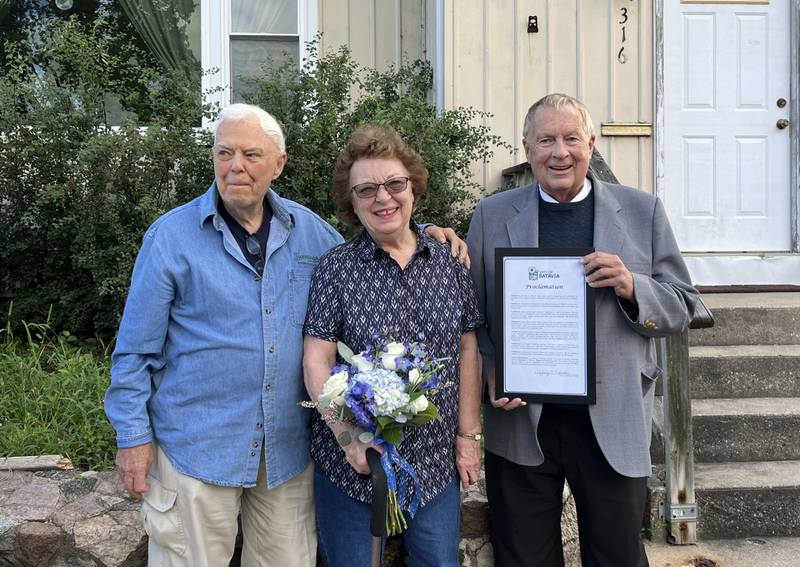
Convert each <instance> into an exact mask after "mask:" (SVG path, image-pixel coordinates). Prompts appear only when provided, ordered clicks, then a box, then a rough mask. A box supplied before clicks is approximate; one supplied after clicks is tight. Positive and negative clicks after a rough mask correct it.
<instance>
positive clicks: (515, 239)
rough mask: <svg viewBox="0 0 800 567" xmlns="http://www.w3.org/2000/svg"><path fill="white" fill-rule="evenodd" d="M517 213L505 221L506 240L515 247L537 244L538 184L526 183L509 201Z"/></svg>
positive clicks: (534, 245)
mask: <svg viewBox="0 0 800 567" xmlns="http://www.w3.org/2000/svg"><path fill="white" fill-rule="evenodd" d="M511 206H512V207H514V209H515V210H516V212H517V214H516V215H514V216H513V217H511V218H510V219H509V220H508V222H506V230H508V240H509V242H510V243H511V246H513V247H515V248H524V247H531V248H533V247H536V246H539V193H538V185H537V184H536V183H533V184H532V185H528V187H527V188H526V190H525V191H520V193H519V195H518V196H517V197H516V199H515V200H514V201H513V202H512V203H511Z"/></svg>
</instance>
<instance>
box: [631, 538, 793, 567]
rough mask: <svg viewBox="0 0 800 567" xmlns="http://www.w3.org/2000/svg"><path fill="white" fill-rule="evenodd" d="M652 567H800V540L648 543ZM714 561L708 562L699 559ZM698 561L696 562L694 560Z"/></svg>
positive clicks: (756, 539) (767, 539) (748, 539)
mask: <svg viewBox="0 0 800 567" xmlns="http://www.w3.org/2000/svg"><path fill="white" fill-rule="evenodd" d="M644 547H645V549H646V550H647V556H648V558H649V559H650V567H684V566H691V567H695V566H697V567H700V566H702V567H798V565H800V538H747V539H730V540H712V541H701V542H699V543H698V544H697V545H684V546H677V545H669V544H667V543H657V542H652V541H647V542H645V546H644ZM701 558H705V559H707V560H710V561H713V563H710V562H708V561H706V562H705V563H703V562H701V561H699V559H701ZM692 560H694V563H692V562H691V561H692Z"/></svg>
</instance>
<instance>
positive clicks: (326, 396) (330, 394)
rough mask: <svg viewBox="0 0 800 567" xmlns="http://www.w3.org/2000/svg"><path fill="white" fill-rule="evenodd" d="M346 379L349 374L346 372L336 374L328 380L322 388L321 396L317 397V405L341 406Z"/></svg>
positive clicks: (345, 388)
mask: <svg viewBox="0 0 800 567" xmlns="http://www.w3.org/2000/svg"><path fill="white" fill-rule="evenodd" d="M348 378H349V374H348V373H347V370H342V371H341V372H337V373H336V374H334V375H333V376H331V377H330V378H328V380H327V381H326V382H325V384H324V385H323V386H322V395H321V396H320V397H319V405H320V406H322V407H331V406H333V405H336V406H343V405H344V393H345V391H346V390H347V379H348Z"/></svg>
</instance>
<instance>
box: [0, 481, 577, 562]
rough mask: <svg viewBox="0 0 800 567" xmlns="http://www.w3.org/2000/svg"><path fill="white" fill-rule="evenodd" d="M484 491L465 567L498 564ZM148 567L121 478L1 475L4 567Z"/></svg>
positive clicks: (465, 530)
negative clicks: (490, 537)
mask: <svg viewBox="0 0 800 567" xmlns="http://www.w3.org/2000/svg"><path fill="white" fill-rule="evenodd" d="M484 488H485V484H484V480H483V477H482V476H481V480H480V481H479V482H478V484H476V485H474V486H473V487H472V488H470V490H468V491H467V492H466V493H465V494H464V495H463V505H462V540H461V550H462V552H463V565H464V567H491V566H492V565H493V564H494V559H493V554H492V546H491V544H490V543H489V537H488V533H487V531H488V522H487V509H486V497H485V495H484V494H485V492H484ZM564 504H565V505H564V517H563V518H562V536H563V540H564V552H565V559H566V565H567V567H579V566H580V559H579V558H578V544H577V539H578V538H577V527H576V524H575V508H574V505H573V503H572V498H571V497H570V495H569V492H568V491H565V495H564ZM391 547H392V546H389V548H390V549H388V550H387V551H391ZM394 547H395V548H396V545H395V546H394ZM146 561H147V536H146V535H145V533H144V531H143V529H142V526H141V522H140V520H139V503H138V502H137V501H135V500H131V499H129V498H127V496H126V494H125V490H124V488H123V486H122V483H121V481H120V480H119V477H118V476H117V473H116V472H101V473H97V472H91V471H90V472H80V471H40V472H28V471H14V472H11V471H0V567H12V566H13V567H140V566H144V565H146ZM403 563H404V562H403V560H402V551H401V550H400V551H397V550H396V549H395V551H394V552H393V553H389V552H387V557H386V561H385V562H384V566H385V567H401V566H402V565H403ZM234 564H236V562H235V563H232V565H234Z"/></svg>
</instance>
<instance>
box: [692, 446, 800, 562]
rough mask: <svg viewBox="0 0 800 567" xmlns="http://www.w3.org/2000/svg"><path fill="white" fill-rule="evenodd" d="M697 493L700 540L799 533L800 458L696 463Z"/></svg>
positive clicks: (787, 535)
mask: <svg viewBox="0 0 800 567" xmlns="http://www.w3.org/2000/svg"><path fill="white" fill-rule="evenodd" d="M695 496H696V498H697V505H698V513H699V519H698V524H697V533H698V539H699V540H701V541H702V540H712V539H729V538H753V537H800V460H798V461H776V462H752V463H697V464H695ZM796 559H797V563H795V565H800V556H798V557H797V558H796ZM748 565H753V564H748Z"/></svg>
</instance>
